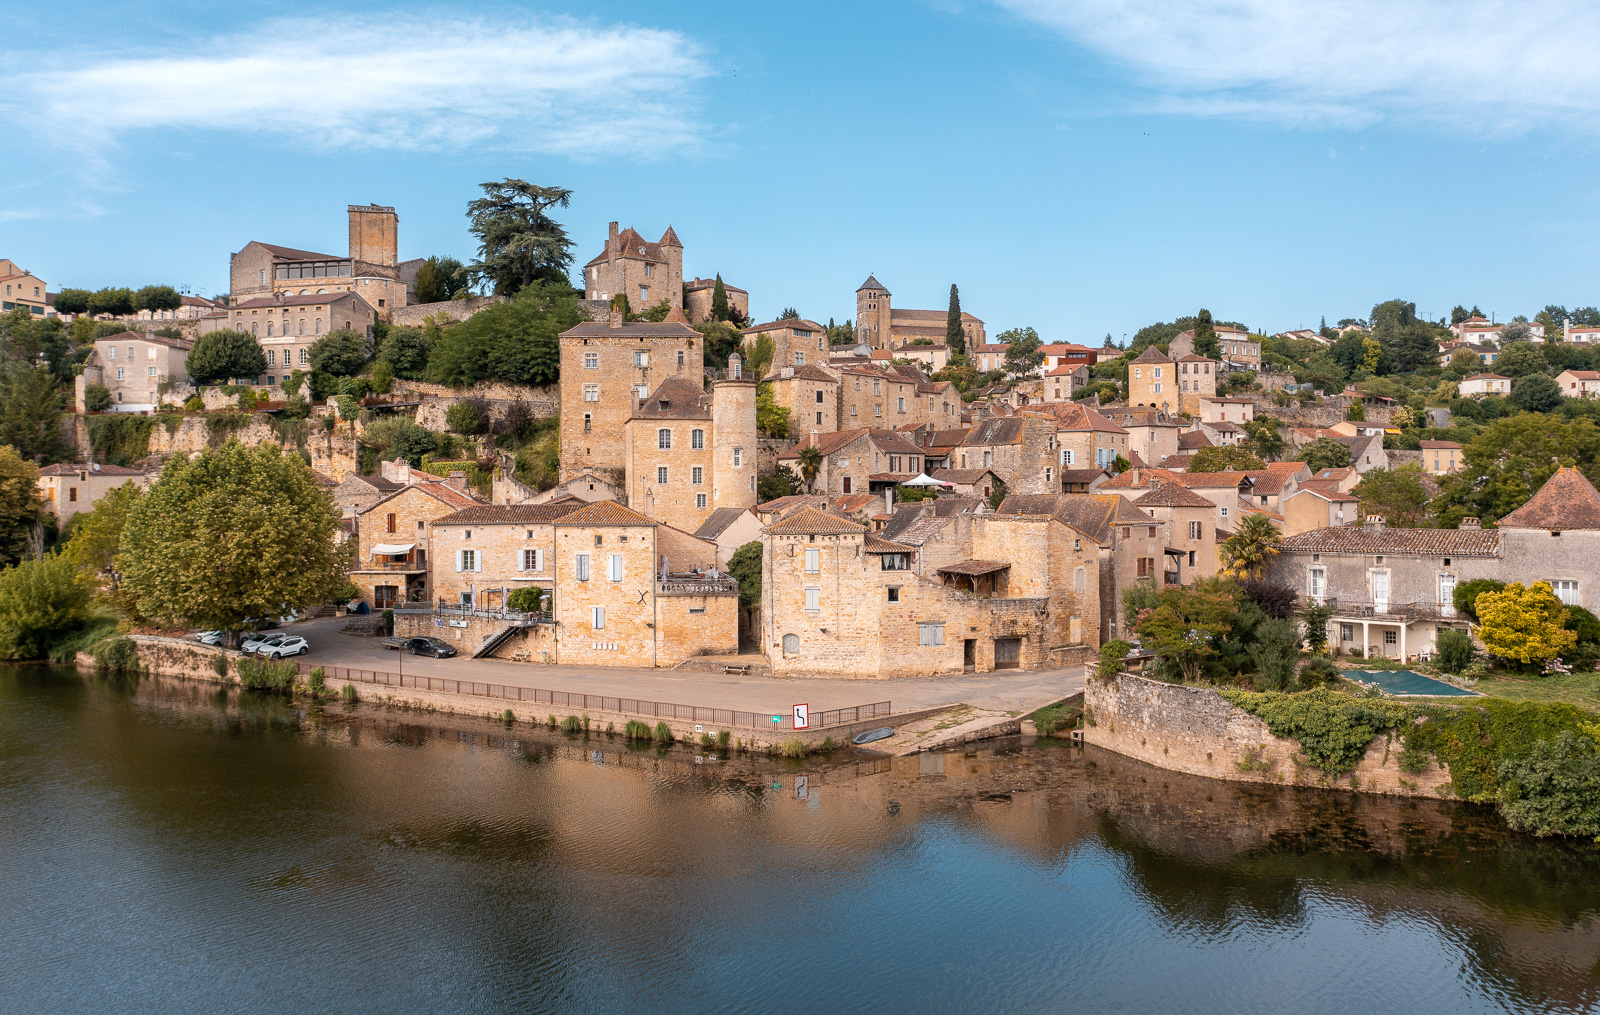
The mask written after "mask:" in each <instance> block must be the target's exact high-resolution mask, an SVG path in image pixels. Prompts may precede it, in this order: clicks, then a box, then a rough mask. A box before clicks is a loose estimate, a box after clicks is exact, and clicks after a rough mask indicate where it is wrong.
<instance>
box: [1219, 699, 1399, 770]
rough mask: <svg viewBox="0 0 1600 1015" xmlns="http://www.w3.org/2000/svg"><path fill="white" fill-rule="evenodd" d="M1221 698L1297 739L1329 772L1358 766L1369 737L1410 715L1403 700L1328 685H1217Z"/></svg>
mask: <svg viewBox="0 0 1600 1015" xmlns="http://www.w3.org/2000/svg"><path fill="white" fill-rule="evenodd" d="M1217 693H1218V694H1220V695H1222V697H1223V698H1225V699H1226V700H1228V701H1230V702H1232V703H1233V704H1235V705H1237V706H1239V707H1240V708H1242V709H1244V710H1245V711H1246V712H1249V713H1251V714H1252V715H1257V716H1260V717H1261V718H1262V719H1263V720H1264V721H1265V722H1266V724H1267V729H1268V730H1269V731H1271V733H1272V735H1273V736H1278V737H1290V738H1292V739H1294V740H1297V741H1299V743H1300V750H1301V752H1302V753H1304V754H1305V756H1306V760H1307V761H1308V762H1309V763H1310V764H1311V765H1312V766H1314V767H1316V768H1320V769H1321V770H1322V771H1323V772H1324V773H1325V774H1327V775H1330V776H1337V775H1343V774H1344V773H1345V772H1348V771H1350V769H1352V768H1354V767H1355V766H1356V762H1358V761H1360V760H1361V756H1362V755H1363V754H1365V753H1366V750H1367V745H1368V744H1369V743H1371V742H1372V738H1373V737H1375V736H1377V735H1378V734H1379V733H1380V732H1382V731H1383V730H1386V729H1393V728H1394V727H1395V726H1397V725H1399V724H1400V723H1401V722H1403V721H1405V720H1406V719H1408V718H1410V717H1411V715H1412V713H1413V709H1412V708H1411V707H1410V706H1406V705H1392V704H1389V703H1386V702H1376V701H1367V700H1365V699H1357V698H1352V697H1350V696H1349V695H1347V694H1338V693H1336V692H1333V691H1329V690H1326V689H1322V690H1316V691H1305V692H1303V693H1301V694H1283V693H1280V692H1276V691H1269V692H1266V693H1263V694H1252V693H1249V692H1246V691H1233V690H1221V691H1218V692H1217Z"/></svg>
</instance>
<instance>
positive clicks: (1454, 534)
mask: <svg viewBox="0 0 1600 1015" xmlns="http://www.w3.org/2000/svg"><path fill="white" fill-rule="evenodd" d="M1282 552H1284V553H1354V554H1379V553H1385V554H1391V553H1397V554H1412V555H1415V556H1421V557H1496V556H1499V554H1500V533H1499V532H1498V531H1497V530H1495V529H1391V528H1385V529H1382V530H1381V531H1380V530H1374V529H1368V528H1366V527H1365V526H1362V525H1341V526H1333V527H1331V528H1322V529H1312V530H1310V531H1309V532H1302V533H1300V534H1299V535H1295V536H1290V537H1288V538H1287V539H1285V540H1284V541H1283V543H1282Z"/></svg>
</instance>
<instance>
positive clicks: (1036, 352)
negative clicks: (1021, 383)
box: [995, 328, 1044, 377]
mask: <svg viewBox="0 0 1600 1015" xmlns="http://www.w3.org/2000/svg"><path fill="white" fill-rule="evenodd" d="M995 341H997V342H1001V343H1004V344H1006V345H1007V346H1009V348H1007V349H1006V373H1008V374H1010V375H1011V376H1012V377H1026V376H1027V375H1028V374H1031V373H1033V372H1034V371H1035V370H1037V369H1039V367H1040V365H1041V364H1043V363H1044V350H1043V349H1042V348H1041V347H1042V346H1043V344H1044V343H1043V342H1041V341H1040V340H1039V333H1038V332H1037V331H1034V330H1033V329H1032V328H1012V329H1010V330H1009V331H1002V332H1001V333H1000V334H999V335H998V336H997V337H996V339H995Z"/></svg>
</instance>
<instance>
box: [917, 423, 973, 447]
mask: <svg viewBox="0 0 1600 1015" xmlns="http://www.w3.org/2000/svg"><path fill="white" fill-rule="evenodd" d="M971 432H972V428H971V427H962V428H960V429H958V430H935V431H934V432H933V436H932V437H931V438H929V440H928V447H930V448H953V447H958V446H960V444H961V443H962V442H963V441H965V440H966V439H967V434H969V433H971Z"/></svg>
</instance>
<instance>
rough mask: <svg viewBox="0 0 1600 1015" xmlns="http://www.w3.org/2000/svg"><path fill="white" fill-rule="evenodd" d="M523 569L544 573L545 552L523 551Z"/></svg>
mask: <svg viewBox="0 0 1600 1015" xmlns="http://www.w3.org/2000/svg"><path fill="white" fill-rule="evenodd" d="M522 569H523V570H524V571H543V570H544V551H543V550H523V551H522Z"/></svg>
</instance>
